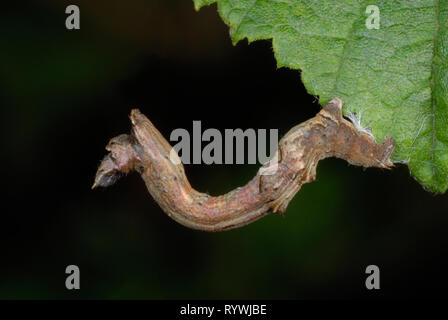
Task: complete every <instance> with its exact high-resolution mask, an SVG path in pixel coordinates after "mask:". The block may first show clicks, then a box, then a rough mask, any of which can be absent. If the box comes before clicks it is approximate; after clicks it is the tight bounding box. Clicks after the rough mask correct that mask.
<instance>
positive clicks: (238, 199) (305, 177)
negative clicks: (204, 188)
mask: <svg viewBox="0 0 448 320" xmlns="http://www.w3.org/2000/svg"><path fill="white" fill-rule="evenodd" d="M342 105H343V102H342V101H341V100H340V99H338V98H334V99H333V100H331V101H330V102H329V103H328V104H327V105H326V106H325V108H323V109H322V110H321V111H320V112H319V113H318V114H317V115H316V116H315V117H314V118H312V119H310V120H308V121H305V122H303V123H301V124H300V125H297V126H295V127H294V128H292V129H291V130H290V131H289V132H288V133H287V134H286V135H285V136H284V137H283V138H282V139H281V140H280V142H279V147H278V151H277V154H276V155H277V157H278V161H279V162H278V167H277V170H276V171H274V173H273V174H271V175H263V174H261V172H262V171H263V170H266V169H268V167H269V166H270V165H272V164H265V165H264V166H263V167H262V168H261V169H260V170H259V172H258V173H257V175H256V176H255V177H254V178H253V179H252V180H251V181H250V182H249V183H247V184H246V185H245V186H244V187H241V188H237V189H235V190H233V191H231V192H229V193H227V194H224V195H222V196H218V197H212V196H209V195H207V194H205V193H200V192H198V191H196V190H194V189H193V188H192V187H191V185H190V183H189V182H188V180H187V177H186V175H185V171H184V167H183V165H182V164H181V163H180V164H174V163H173V162H172V161H171V160H170V152H171V150H172V147H171V146H170V144H169V143H168V142H167V141H166V140H165V139H164V138H163V137H162V135H161V134H160V132H159V131H158V130H157V129H156V128H155V127H154V125H153V124H152V123H151V122H150V121H149V119H148V118H146V117H145V116H144V115H143V114H142V113H141V112H140V111H138V110H135V109H134V110H132V112H131V115H130V118H131V121H132V126H133V127H132V134H131V135H125V134H123V135H120V136H118V137H115V138H113V139H111V140H110V142H109V144H108V145H107V147H106V149H107V150H108V151H109V152H110V153H109V154H108V155H107V156H106V157H105V158H104V159H103V161H102V162H101V164H100V166H99V168H98V172H97V174H96V177H95V183H94V185H93V188H94V187H96V186H103V187H107V186H109V185H112V184H113V183H114V182H115V181H116V180H117V179H118V178H119V176H120V174H125V173H128V172H130V171H132V170H135V171H137V172H139V173H140V174H141V176H142V178H143V180H144V181H145V183H146V186H147V188H148V191H149V192H150V194H151V195H152V197H153V198H154V199H155V200H156V202H157V203H158V204H159V205H160V207H161V208H162V209H163V211H165V212H166V213H167V214H168V216H170V217H171V218H173V219H174V220H176V221H177V222H179V223H181V224H183V225H184V226H187V227H190V228H193V229H199V230H204V231H222V230H228V229H232V228H237V227H241V226H244V225H246V224H248V223H251V222H253V221H255V220H257V219H259V218H261V217H263V216H265V215H267V214H269V213H271V212H274V213H284V212H285V210H286V208H287V206H288V204H289V202H290V201H291V199H292V198H293V197H294V195H295V194H296V193H297V192H298V191H299V190H300V188H301V186H302V185H303V184H304V183H308V182H312V181H314V180H315V178H316V167H317V164H318V162H319V160H321V159H324V158H327V157H337V158H342V159H345V160H347V161H348V162H349V163H351V164H354V165H358V166H363V167H377V168H385V169H389V168H391V167H392V166H393V164H392V162H391V161H390V156H391V154H392V151H393V149H394V146H395V143H394V141H393V140H392V139H391V138H389V137H387V138H386V139H385V140H384V142H383V143H381V144H378V143H376V142H375V140H374V139H373V138H372V137H371V136H370V135H368V134H367V133H365V132H362V131H359V130H357V129H356V128H355V127H354V126H353V124H352V123H351V122H349V121H348V120H345V119H344V118H343V117H342ZM271 168H275V167H271Z"/></svg>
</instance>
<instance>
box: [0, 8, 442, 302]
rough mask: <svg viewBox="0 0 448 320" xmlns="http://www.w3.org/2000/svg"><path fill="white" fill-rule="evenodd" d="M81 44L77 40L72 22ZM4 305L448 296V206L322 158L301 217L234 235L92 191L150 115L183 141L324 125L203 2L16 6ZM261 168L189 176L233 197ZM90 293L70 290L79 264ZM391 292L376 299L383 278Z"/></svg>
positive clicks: (129, 187)
mask: <svg viewBox="0 0 448 320" xmlns="http://www.w3.org/2000/svg"><path fill="white" fill-rule="evenodd" d="M68 4H77V5H79V7H80V9H81V30H78V31H68V30H66V29H65V18H66V16H67V15H66V14H65V7H66V6H67V5H68ZM0 30H2V32H1V34H2V36H1V39H2V48H1V49H2V50H1V52H0V61H1V62H2V68H1V70H0V75H1V76H0V105H1V121H2V122H1V130H2V132H1V139H2V148H1V150H2V157H1V158H2V168H3V183H2V185H3V186H4V191H3V192H2V199H3V201H2V210H1V218H2V219H1V223H0V244H1V245H0V250H1V255H0V298H3V299H23V298H26V299H59V298H62V299H71V298H75V299H77V298H84V299H225V298H227V299H312V298H379V297H393V298H405V297H444V296H445V295H446V293H445V287H446V286H447V285H448V282H447V280H446V277H445V272H444V271H445V268H446V267H447V266H448V264H447V259H446V253H447V249H446V248H447V244H448V240H447V236H446V230H447V227H448V212H447V211H448V210H447V209H448V198H447V195H438V196H434V195H432V194H430V193H428V192H426V191H425V190H423V188H422V187H421V186H420V185H418V183H417V182H415V181H414V180H413V179H412V178H411V177H410V176H409V173H408V169H407V168H406V167H405V166H403V165H397V167H396V169H394V170H393V171H391V172H387V171H382V170H376V169H369V170H362V169H360V168H357V167H353V166H348V165H347V163H345V162H344V161H341V160H337V159H327V160H324V161H322V163H321V164H320V166H319V168H318V173H317V175H318V178H317V181H316V182H314V183H312V184H309V185H305V186H304V187H303V190H302V191H301V192H300V193H299V194H298V195H297V196H296V198H295V199H294V200H293V202H292V203H291V205H290V207H289V208H288V210H287V212H286V214H285V216H283V217H280V216H269V217H266V218H264V219H262V220H260V221H258V222H256V223H254V224H252V225H249V226H247V227H244V228H241V229H237V230H233V231H228V232H224V233H218V234H209V233H203V232H199V231H194V230H190V229H187V228H185V227H183V226H180V225H178V224H177V223H175V222H174V221H172V220H170V219H169V218H168V217H167V216H166V215H165V214H164V213H163V212H162V211H161V210H160V209H159V207H158V206H157V204H156V203H155V202H154V201H153V200H152V198H151V197H150V196H149V195H148V194H147V192H146V189H145V187H144V184H143V181H142V180H141V179H140V178H139V177H138V176H137V175H136V174H132V175H130V176H128V177H126V178H125V179H123V180H121V181H120V182H119V183H118V184H117V185H115V186H113V187H111V188H108V189H104V190H103V189H100V190H94V191H91V190H90V186H91V185H92V182H93V177H94V174H95V171H96V168H97V166H98V164H99V161H100V160H101V159H102V157H103V156H104V154H105V150H104V146H105V145H106V143H107V141H108V139H109V138H111V137H113V136H116V135H118V134H121V133H126V132H128V130H129V128H130V123H129V120H128V114H129V112H130V109H131V108H134V107H138V108H140V110H141V111H142V112H143V113H145V114H146V115H147V116H148V117H149V118H150V119H151V121H152V122H153V123H154V124H155V125H156V126H157V127H158V128H159V130H160V131H161V132H162V133H163V134H164V135H165V137H169V134H170V133H171V131H172V130H173V129H176V128H186V129H188V130H190V131H191V129H192V121H193V120H201V121H202V127H203V129H204V130H205V129H206V128H217V129H219V130H224V129H225V128H243V129H247V128H255V129H258V128H266V129H269V128H278V129H279V132H280V135H283V134H285V133H286V132H287V131H288V130H289V129H290V128H291V127H292V126H294V125H296V124H298V123H300V122H302V121H304V120H306V119H309V118H310V117H312V116H314V115H315V114H316V112H318V111H319V109H320V106H319V104H318V99H317V98H316V97H313V96H311V95H308V94H307V93H306V90H305V89H304V87H303V85H302V84H301V82H300V73H299V72H298V71H294V70H287V69H284V68H282V69H277V67H276V62H275V58H274V56H273V52H272V48H271V42H270V41H258V42H254V43H252V44H250V45H248V44H247V42H246V41H243V42H241V43H239V44H238V45H236V46H232V44H231V40H230V37H229V35H228V29H227V27H226V26H225V25H224V23H223V22H222V21H221V19H220V18H219V16H218V14H217V12H216V6H214V5H213V6H210V7H207V8H203V9H201V10H200V11H199V12H195V11H194V8H193V3H192V2H190V1H174V0H172V1H162V0H158V1H156V0H152V1H143V0H135V1H127V2H125V1H108V2H106V1H94V2H93V1H90V2H89V1H76V2H70V3H69V2H66V1H37V0H36V1H29V2H20V3H17V2H14V4H13V2H10V3H8V4H7V3H5V4H2V9H1V13H0ZM257 168H258V166H257V165H253V166H252V165H248V166H241V165H211V166H207V165H187V166H186V170H187V174H188V177H189V179H190V181H191V183H192V185H193V186H194V187H195V188H196V189H198V190H200V191H203V192H209V193H210V194H213V195H216V194H221V193H224V192H227V191H229V190H231V189H232V188H235V187H237V186H240V185H242V184H244V183H245V182H246V181H248V180H249V178H251V177H252V176H253V175H254V174H255V172H256V171H257ZM69 264H75V265H78V266H79V267H80V269H81V290H79V291H68V290H66V289H65V286H64V283H65V277H66V275H65V273H64V271H65V267H66V266H67V265H69ZM370 264H376V265H378V266H379V267H380V270H381V289H380V290H377V291H369V290H366V289H365V286H364V281H365V278H366V274H365V268H366V267H367V266H368V265H370Z"/></svg>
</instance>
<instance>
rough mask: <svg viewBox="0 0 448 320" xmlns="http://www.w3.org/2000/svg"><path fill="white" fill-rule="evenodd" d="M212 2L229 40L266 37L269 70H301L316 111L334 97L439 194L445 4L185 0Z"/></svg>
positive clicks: (447, 39)
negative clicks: (371, 22) (371, 25)
mask: <svg viewBox="0 0 448 320" xmlns="http://www.w3.org/2000/svg"><path fill="white" fill-rule="evenodd" d="M214 2H217V4H218V11H219V14H220V15H221V17H222V19H223V20H224V22H225V23H226V24H227V25H228V26H229V27H230V34H231V37H232V41H233V43H237V42H238V41H240V40H242V39H244V38H247V39H248V41H249V42H251V41H254V40H259V39H272V43H273V47H274V53H275V57H276V59H277V65H278V67H288V68H292V69H300V70H302V72H301V76H302V81H303V83H304V85H305V87H306V88H307V90H308V92H309V93H310V94H313V95H317V96H319V100H320V103H321V104H322V105H325V103H327V102H328V101H329V100H330V99H331V98H333V97H339V98H341V99H342V100H344V101H345V107H344V113H345V114H348V113H350V112H356V114H357V115H358V118H359V117H360V122H361V125H362V126H364V127H366V126H369V127H371V128H372V132H373V135H374V136H375V138H376V139H377V141H378V142H381V141H382V140H383V139H384V138H385V137H386V136H391V137H393V138H394V140H395V141H396V143H397V145H396V148H395V151H394V154H393V161H394V162H401V163H406V164H407V165H408V166H409V169H410V171H411V174H412V175H413V176H414V177H415V179H417V181H419V182H420V183H421V184H422V185H423V186H424V187H425V188H426V189H429V190H430V191H432V192H439V193H440V192H444V191H445V190H446V189H447V188H448V134H447V133H448V131H447V129H448V119H447V115H448V97H447V89H448V73H447V66H448V60H447V55H448V32H447V31H448V0H374V1H372V0H369V1H363V0H358V1H356V0H338V1H334V0H320V1H319V0H194V4H195V7H196V9H197V10H198V9H199V8H200V7H202V6H204V5H208V4H211V3H214ZM368 5H376V6H377V7H378V8H379V10H380V28H379V29H368V28H367V27H366V19H367V18H368V16H369V13H366V8H367V6H368Z"/></svg>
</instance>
